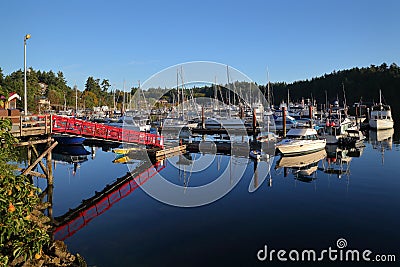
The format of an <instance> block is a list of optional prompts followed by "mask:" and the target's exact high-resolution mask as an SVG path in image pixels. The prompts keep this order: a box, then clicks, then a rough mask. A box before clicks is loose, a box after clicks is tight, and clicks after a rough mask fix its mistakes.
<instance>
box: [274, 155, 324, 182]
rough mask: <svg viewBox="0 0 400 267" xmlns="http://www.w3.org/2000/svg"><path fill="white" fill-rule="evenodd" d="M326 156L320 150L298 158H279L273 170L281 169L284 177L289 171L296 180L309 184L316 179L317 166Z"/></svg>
mask: <svg viewBox="0 0 400 267" xmlns="http://www.w3.org/2000/svg"><path fill="white" fill-rule="evenodd" d="M326 155H327V154H326V151H325V150H321V151H318V152H314V153H310V154H306V155H300V156H292V157H287V156H281V158H280V159H279V160H278V162H277V163H276V165H275V169H280V168H283V172H284V176H285V177H286V176H287V175H288V172H289V171H291V172H292V174H293V176H294V177H295V179H296V180H299V181H302V182H311V181H313V180H315V179H316V172H317V170H318V164H319V162H320V161H322V159H324V158H325V157H326Z"/></svg>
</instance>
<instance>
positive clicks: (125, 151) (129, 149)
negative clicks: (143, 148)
mask: <svg viewBox="0 0 400 267" xmlns="http://www.w3.org/2000/svg"><path fill="white" fill-rule="evenodd" d="M135 150H138V148H137V147H127V148H114V149H113V152H114V153H116V154H122V155H125V154H128V153H129V152H132V151H135Z"/></svg>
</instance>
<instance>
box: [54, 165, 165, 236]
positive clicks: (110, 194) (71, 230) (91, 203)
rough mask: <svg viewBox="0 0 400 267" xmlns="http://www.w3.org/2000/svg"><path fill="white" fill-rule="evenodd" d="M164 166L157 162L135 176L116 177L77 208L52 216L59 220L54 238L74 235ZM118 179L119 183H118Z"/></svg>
mask: <svg viewBox="0 0 400 267" xmlns="http://www.w3.org/2000/svg"><path fill="white" fill-rule="evenodd" d="M164 168H165V165H164V164H160V162H157V163H156V164H154V165H152V166H151V167H150V168H148V169H146V170H145V171H142V172H141V173H140V174H138V175H137V176H136V177H133V178H132V176H131V174H128V175H127V176H125V177H122V178H119V179H117V181H116V183H115V185H111V186H109V187H106V188H105V189H104V190H103V191H102V192H100V193H98V194H96V195H95V196H94V197H92V198H91V199H89V200H86V201H84V202H83V203H82V204H81V205H80V206H78V207H77V208H75V209H73V210H70V211H68V212H67V213H66V214H64V215H62V216H60V217H58V218H54V219H55V221H56V222H57V221H59V225H58V226H57V227H56V228H55V230H54V232H53V234H54V239H56V240H65V239H66V238H68V237H70V236H72V235H74V234H75V233H76V232H77V231H79V230H80V229H82V228H83V227H85V226H86V225H87V224H88V223H89V222H90V221H91V220H92V219H94V218H95V217H97V216H100V215H101V214H103V213H104V212H105V211H107V210H108V209H110V208H111V207H112V206H113V205H114V204H115V203H117V202H118V201H120V200H121V199H123V198H125V197H126V196H128V195H129V194H131V193H132V192H133V191H135V190H136V189H137V188H138V187H139V186H140V185H142V184H144V183H145V182H147V181H148V180H149V179H150V178H152V177H153V176H155V175H156V174H157V173H158V172H160V171H161V170H162V169H164ZM120 179H122V180H121V183H120V181H119V180H120Z"/></svg>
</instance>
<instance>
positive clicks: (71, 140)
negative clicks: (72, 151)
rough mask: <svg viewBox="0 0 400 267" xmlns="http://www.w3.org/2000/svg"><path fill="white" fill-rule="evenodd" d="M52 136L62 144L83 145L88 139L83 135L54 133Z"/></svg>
mask: <svg viewBox="0 0 400 267" xmlns="http://www.w3.org/2000/svg"><path fill="white" fill-rule="evenodd" d="M52 137H53V138H54V140H55V141H57V142H58V143H59V144H61V145H82V144H83V142H84V141H85V139H86V138H85V137H82V136H69V135H61V134H54V135H53V136H52Z"/></svg>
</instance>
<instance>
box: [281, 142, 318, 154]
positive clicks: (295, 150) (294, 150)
mask: <svg viewBox="0 0 400 267" xmlns="http://www.w3.org/2000/svg"><path fill="white" fill-rule="evenodd" d="M325 146H326V141H325V140H317V141H313V142H308V143H294V144H285V143H280V144H277V145H276V149H277V150H278V152H279V153H280V154H282V155H284V156H296V155H303V154H308V153H313V152H317V151H320V150H323V149H325Z"/></svg>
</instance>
